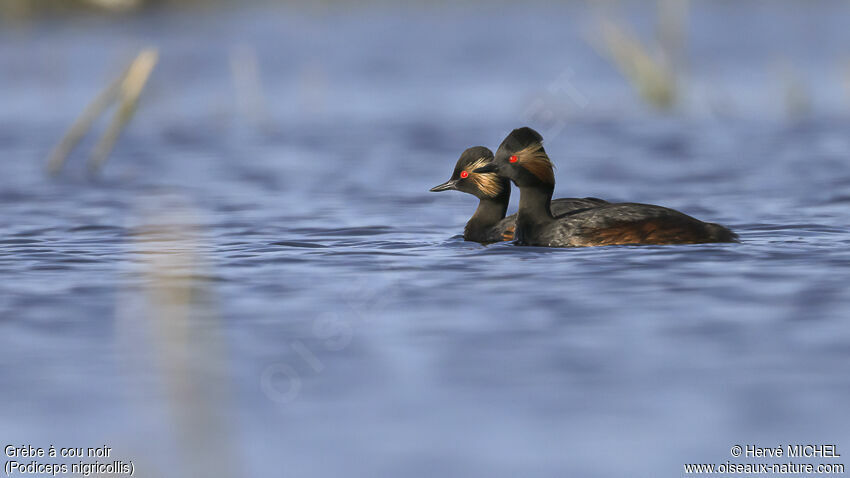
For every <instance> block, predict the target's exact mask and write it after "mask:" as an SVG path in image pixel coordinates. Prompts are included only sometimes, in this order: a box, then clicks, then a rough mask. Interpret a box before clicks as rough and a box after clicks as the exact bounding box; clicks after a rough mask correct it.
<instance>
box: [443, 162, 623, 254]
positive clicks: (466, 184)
mask: <svg viewBox="0 0 850 478" xmlns="http://www.w3.org/2000/svg"><path fill="white" fill-rule="evenodd" d="M491 161H493V152H492V151H490V150H489V149H487V148H485V147H484V146H475V147H472V148H469V149H467V150H466V151H464V152H463V154H461V155H460V159H458V160H457V164H456V165H455V170H454V172H453V173H452V177H451V179H449V180H448V181H446V182H444V183H443V184H440V185H439V186H434V187H433V188H431V191H434V192H438V191H449V190H456V191H463V192H465V193H469V194H472V195H473V196H475V197H477V198H478V199H479V201H478V209H476V210H475V214H473V215H472V218H470V219H469V222H467V223H466V227H465V228H464V230H463V238H464V239H466V240H467V241H475V242H484V243H490V242H499V241H510V240H512V239H513V238H514V227H515V225H516V214H513V215H511V216H508V217H505V213H506V212H507V210H508V202H509V201H510V199H511V182H510V181H509V180H508V179H507V178H503V177H500V176H498V175H497V174H495V173H476V172H474V171H475V169H477V168H480V167H483V166H485V165H487V164H489V163H490V162H491ZM602 204H608V203H607V202H606V201H603V200H602V199H596V198H583V199H579V198H565V199H556V200H554V201H552V206H551V208H552V213H553V214H555V215H561V214H565V213H568V212H571V211H576V210H580V209H587V208H591V207H596V206H599V205H602Z"/></svg>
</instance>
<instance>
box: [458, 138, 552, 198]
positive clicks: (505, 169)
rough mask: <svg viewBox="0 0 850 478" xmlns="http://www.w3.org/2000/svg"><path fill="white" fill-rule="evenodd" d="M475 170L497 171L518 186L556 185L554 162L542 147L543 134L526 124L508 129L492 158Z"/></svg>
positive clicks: (477, 171)
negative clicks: (508, 132)
mask: <svg viewBox="0 0 850 478" xmlns="http://www.w3.org/2000/svg"><path fill="white" fill-rule="evenodd" d="M474 172H475V173H497V174H498V175H499V176H501V177H504V178H508V179H510V180H511V181H513V182H514V183H515V184H516V185H517V186H519V187H525V186H541V185H542V186H548V187H553V186H554V185H555V173H554V165H553V164H552V161H550V160H549V156H548V155H547V154H546V150H544V149H543V137H542V136H540V134H539V133H538V132H537V131H534V130H533V129H531V128H528V127H524V128H518V129H515V130H513V131H511V134H509V135H508V136H507V137H506V138H505V140H504V141H502V144H501V145H499V149H498V150H497V151H496V155H495V158H494V159H493V161H492V162H491V163H490V164H488V165H486V166H484V167H482V168H478V169H477V170H475V171H474Z"/></svg>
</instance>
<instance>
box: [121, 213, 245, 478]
mask: <svg viewBox="0 0 850 478" xmlns="http://www.w3.org/2000/svg"><path fill="white" fill-rule="evenodd" d="M192 218H193V215H192V214H191V212H190V211H189V210H188V209H183V206H181V205H180V204H177V205H171V206H168V212H167V213H164V214H162V213H160V214H159V215H158V216H155V217H153V218H152V219H151V220H148V221H146V222H147V224H148V225H147V226H143V227H140V228H138V229H137V230H136V231H135V233H134V236H133V237H134V239H135V247H134V248H135V249H136V251H137V252H138V254H139V255H140V256H141V257H142V258H143V265H144V275H143V276H142V278H143V280H144V283H145V284H146V287H145V294H144V302H143V304H144V307H143V309H144V310H145V311H146V314H144V315H141V316H139V315H138V314H132V315H135V316H136V318H137V319H142V321H143V322H142V324H141V325H143V326H145V327H146V328H147V329H148V330H150V334H149V337H150V344H149V345H150V348H151V350H152V351H153V358H154V363H155V365H156V369H157V370H156V371H157V372H158V375H159V379H160V382H161V384H162V385H164V387H165V390H166V392H167V393H166V396H167V399H168V403H167V405H168V408H169V410H170V417H171V420H169V423H170V424H172V425H173V426H169V431H173V432H175V433H176V436H175V438H177V441H178V442H179V444H180V447H181V453H180V456H181V457H182V458H183V463H182V466H183V467H184V470H183V472H184V473H182V476H220V477H225V478H226V477H229V476H237V473H236V466H235V464H236V463H237V462H238V458H237V456H236V455H235V454H234V451H233V450H234V449H235V448H234V445H233V443H232V439H231V434H232V430H231V423H230V420H229V419H228V410H229V409H230V407H229V404H230V388H229V387H228V386H227V383H228V380H227V377H228V374H227V373H226V370H227V366H228V365H229V361H228V360H227V355H226V350H225V347H224V344H223V340H222V330H221V329H222V320H221V317H220V315H219V313H218V311H217V310H216V307H215V306H214V304H215V302H214V294H213V292H212V291H211V290H210V288H209V287H208V285H209V280H210V279H209V278H208V276H207V275H206V273H205V268H204V265H203V259H202V255H201V253H200V244H201V241H200V234H199V233H198V231H197V229H196V228H195V227H193V226H191V225H189V223H190V222H194V221H192Z"/></svg>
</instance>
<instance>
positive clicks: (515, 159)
mask: <svg viewBox="0 0 850 478" xmlns="http://www.w3.org/2000/svg"><path fill="white" fill-rule="evenodd" d="M518 159H519V158H517V157H516V156H511V162H512V163H515V162H517V160H518Z"/></svg>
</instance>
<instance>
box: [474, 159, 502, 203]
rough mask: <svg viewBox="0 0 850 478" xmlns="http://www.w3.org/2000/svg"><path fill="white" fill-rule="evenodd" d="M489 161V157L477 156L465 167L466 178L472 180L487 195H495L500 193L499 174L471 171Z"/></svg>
mask: <svg viewBox="0 0 850 478" xmlns="http://www.w3.org/2000/svg"><path fill="white" fill-rule="evenodd" d="M489 162H490V160H489V158H478V159H477V160H475V162H473V163H472V164H470V165H469V166H467V167H466V171H468V172H469V177H468V178H467V179H468V180H470V181H472V183H473V184H474V185H475V187H477V188H478V190H479V191H481V192H482V193H484V195H486V196H488V197H491V198H493V197H496V196H498V195H499V194H501V193H502V182H501V181H499V176H498V175H497V174H496V173H473V172H472V171H475V170H476V169H478V168H482V167H484V166H486V165H487V164H488V163H489Z"/></svg>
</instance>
